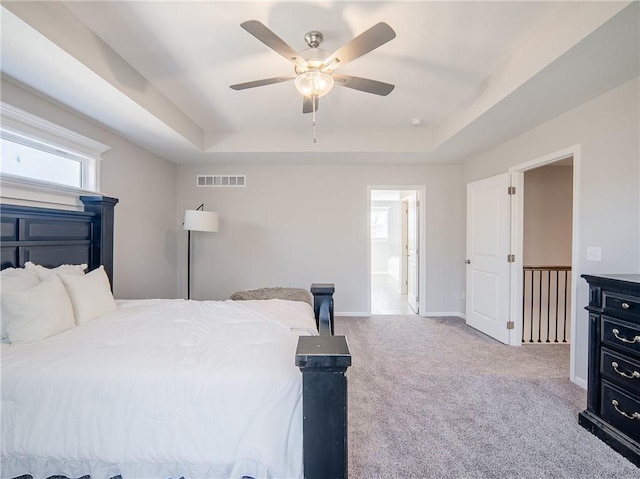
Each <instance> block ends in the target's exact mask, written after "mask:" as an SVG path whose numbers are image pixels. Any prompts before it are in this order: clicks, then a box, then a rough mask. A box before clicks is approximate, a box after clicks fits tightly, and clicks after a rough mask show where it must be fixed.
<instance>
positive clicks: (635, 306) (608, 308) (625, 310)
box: [602, 291, 640, 319]
mask: <svg viewBox="0 0 640 479" xmlns="http://www.w3.org/2000/svg"><path fill="white" fill-rule="evenodd" d="M602 308H603V309H604V312H605V314H613V315H616V316H617V315H618V313H620V314H622V315H623V317H625V316H627V317H630V318H632V319H633V318H634V317H635V318H638V319H640V298H638V297H637V296H626V295H624V294H619V293H612V292H610V291H604V292H603V293H602Z"/></svg>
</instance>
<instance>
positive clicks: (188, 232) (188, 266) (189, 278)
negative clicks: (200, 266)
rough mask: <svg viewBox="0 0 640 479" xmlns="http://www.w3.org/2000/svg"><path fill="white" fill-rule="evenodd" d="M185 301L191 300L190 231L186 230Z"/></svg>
mask: <svg viewBox="0 0 640 479" xmlns="http://www.w3.org/2000/svg"><path fill="white" fill-rule="evenodd" d="M187 299H191V230H187Z"/></svg>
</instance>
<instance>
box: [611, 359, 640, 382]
mask: <svg viewBox="0 0 640 479" xmlns="http://www.w3.org/2000/svg"><path fill="white" fill-rule="evenodd" d="M611 367H612V368H613V369H614V370H615V372H617V373H618V374H619V375H620V376H623V377H625V378H629V379H640V372H638V371H633V372H632V373H631V374H629V373H625V372H624V371H619V370H618V367H619V366H618V363H616V362H615V361H614V362H612V363H611Z"/></svg>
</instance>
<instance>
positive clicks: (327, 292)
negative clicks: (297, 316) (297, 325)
mask: <svg viewBox="0 0 640 479" xmlns="http://www.w3.org/2000/svg"><path fill="white" fill-rule="evenodd" d="M335 290H336V288H335V286H334V285H333V283H314V284H312V285H311V288H310V291H311V294H313V312H314V314H315V316H316V326H317V328H318V331H319V332H320V334H327V333H328V334H330V335H332V336H333V333H334V330H333V293H334V292H335ZM321 313H323V314H321ZM327 323H328V324H327ZM327 326H328V331H327Z"/></svg>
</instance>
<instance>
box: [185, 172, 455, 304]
mask: <svg viewBox="0 0 640 479" xmlns="http://www.w3.org/2000/svg"><path fill="white" fill-rule="evenodd" d="M460 171H461V167H460V166H459V165H446V166H445V165H430V166H411V165H396V166H394V165H386V166H371V165H370V166H361V165H346V166H336V165H317V164H313V165H311V164H310V165H289V164H286V165H285V164H283V165H257V164H247V165H237V166H230V165H221V166H205V165H203V166H179V167H178V212H177V215H178V218H177V220H176V221H177V222H180V221H181V215H182V214H183V211H184V209H188V208H195V207H197V206H198V205H200V204H201V203H205V206H206V209H207V210H211V211H217V212H218V213H219V217H220V231H219V232H218V233H212V234H206V233H203V234H195V238H194V240H195V241H194V247H195V251H194V265H193V276H194V280H193V282H192V291H193V297H194V298H211V299H226V298H228V297H229V295H230V294H231V293H232V292H234V291H236V290H241V289H247V288H257V287H264V286H292V287H302V288H308V287H309V286H310V284H311V283H313V282H331V283H335V285H336V295H335V302H336V311H338V312H348V313H357V314H362V313H365V312H366V311H368V309H369V304H368V295H369V291H368V275H369V270H368V257H367V242H368V236H369V232H368V230H369V228H370V227H371V226H370V220H369V210H368V194H369V193H368V190H367V187H368V186H383V185H419V184H424V185H426V191H427V198H426V200H425V201H424V202H423V204H425V205H426V218H427V219H426V221H427V224H426V231H427V238H426V244H427V251H426V262H427V271H426V274H427V298H426V307H425V308H424V309H423V311H424V312H429V311H432V312H433V311H436V312H452V313H460V311H461V310H460V301H459V298H460V296H461V291H462V277H461V273H460V270H459V268H458V267H457V266H458V263H462V261H463V259H462V254H461V251H462V245H463V240H462V238H463V236H462V231H461V225H460V217H461V215H462V214H463V210H462V204H463V203H462V183H461V181H460ZM198 174H244V175H246V176H247V186H246V187H244V188H198V187H196V175H198ZM185 251H186V234H183V235H181V238H180V242H179V244H178V252H179V257H180V258H181V261H182V266H181V269H180V271H181V274H180V289H181V290H184V287H185V272H184V271H185V270H186V267H184V264H185V263H184V261H185V260H184V258H183V256H186V254H185V253H184V252H185Z"/></svg>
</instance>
